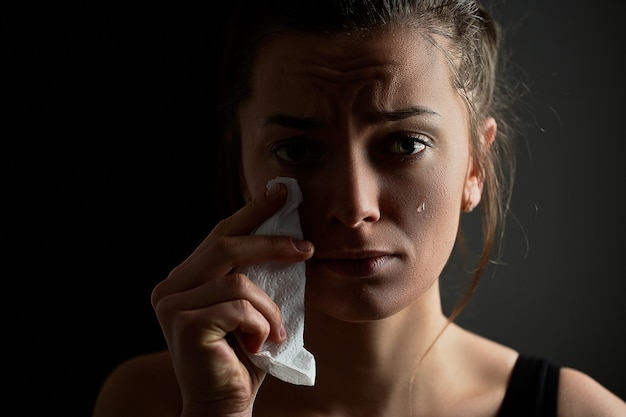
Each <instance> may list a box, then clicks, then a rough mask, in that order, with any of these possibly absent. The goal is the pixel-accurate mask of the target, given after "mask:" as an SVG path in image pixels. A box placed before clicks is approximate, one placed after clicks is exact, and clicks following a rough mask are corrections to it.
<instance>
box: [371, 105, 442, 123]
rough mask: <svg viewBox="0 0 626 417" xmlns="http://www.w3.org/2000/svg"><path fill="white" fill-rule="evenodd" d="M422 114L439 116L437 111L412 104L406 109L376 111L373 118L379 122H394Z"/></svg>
mask: <svg viewBox="0 0 626 417" xmlns="http://www.w3.org/2000/svg"><path fill="white" fill-rule="evenodd" d="M422 115H432V116H439V117H441V115H440V114H439V113H437V112H436V111H434V110H431V109H429V108H427V107H423V106H413V107H407V108H406V109H400V110H394V111H386V112H380V113H376V114H375V115H374V120H376V121H380V122H394V121H398V120H403V119H408V118H409V117H415V116H422Z"/></svg>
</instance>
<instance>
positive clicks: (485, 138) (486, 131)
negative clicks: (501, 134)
mask: <svg viewBox="0 0 626 417" xmlns="http://www.w3.org/2000/svg"><path fill="white" fill-rule="evenodd" d="M496 132H497V123H496V120H495V119H494V118H493V117H488V118H486V119H485V120H484V122H483V130H482V132H481V136H480V142H481V144H482V145H483V146H484V147H485V148H489V147H490V146H491V144H492V143H493V141H494V140H495V138H496ZM482 193H483V177H482V174H481V173H480V172H479V169H478V167H477V166H476V164H475V162H474V160H473V159H472V160H471V161H470V166H469V169H468V171H467V177H466V178H465V188H464V189H463V201H462V202H461V210H463V212H464V213H470V212H471V211H472V210H474V208H476V206H478V204H479V203H480V199H481V197H482Z"/></svg>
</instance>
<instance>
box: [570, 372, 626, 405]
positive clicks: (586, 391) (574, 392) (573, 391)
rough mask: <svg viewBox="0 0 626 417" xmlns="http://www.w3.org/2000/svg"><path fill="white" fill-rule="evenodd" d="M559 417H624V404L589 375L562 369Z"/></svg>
mask: <svg viewBox="0 0 626 417" xmlns="http://www.w3.org/2000/svg"><path fill="white" fill-rule="evenodd" d="M558 401H559V405H558V410H559V412H558V415H559V417H565V416H567V417H576V416H585V417H594V416H598V417H625V416H626V403H625V402H624V400H623V399H621V398H619V397H618V396H617V395H615V394H613V393H612V392H611V391H609V390H607V389H606V388H605V387H604V386H602V385H601V384H600V383H599V382H597V381H596V380H595V379H593V378H591V377H590V376H589V375H587V374H585V373H583V372H580V371H578V370H576V369H572V368H566V367H564V368H562V369H561V374H560V382H559V400H558Z"/></svg>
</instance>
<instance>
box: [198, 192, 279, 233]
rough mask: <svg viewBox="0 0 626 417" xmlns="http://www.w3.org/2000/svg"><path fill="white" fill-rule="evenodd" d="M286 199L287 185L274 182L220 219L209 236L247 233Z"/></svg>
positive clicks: (275, 210)
mask: <svg viewBox="0 0 626 417" xmlns="http://www.w3.org/2000/svg"><path fill="white" fill-rule="evenodd" d="M286 200H287V187H286V186H285V185H284V184H281V183H276V184H274V185H273V186H272V187H271V188H269V189H268V190H267V191H266V193H265V194H263V195H262V196H259V197H258V198H255V199H254V200H252V201H250V202H249V203H248V204H246V205H245V206H243V207H242V208H241V209H239V210H238V211H237V212H235V213H234V214H233V215H232V216H230V217H227V218H226V219H223V220H222V221H220V222H219V223H218V224H217V225H216V226H215V228H214V229H213V231H212V232H211V234H210V235H209V236H210V237H217V236H238V235H249V234H250V233H252V232H253V231H254V229H256V228H257V227H258V226H259V225H260V224H261V223H263V222H264V221H265V220H267V219H269V218H270V217H271V216H272V215H273V214H274V213H276V212H277V211H278V209H279V208H280V207H282V206H283V204H285V201H286Z"/></svg>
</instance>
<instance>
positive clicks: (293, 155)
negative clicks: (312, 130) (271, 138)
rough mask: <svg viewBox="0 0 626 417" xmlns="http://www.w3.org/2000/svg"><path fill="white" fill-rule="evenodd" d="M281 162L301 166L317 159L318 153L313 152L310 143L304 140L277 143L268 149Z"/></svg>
mask: <svg viewBox="0 0 626 417" xmlns="http://www.w3.org/2000/svg"><path fill="white" fill-rule="evenodd" d="M270 152H272V153H273V154H274V155H275V156H276V157H277V158H278V159H280V160H281V162H284V163H286V164H293V165H295V164H303V163H307V162H313V161H314V160H315V159H317V158H319V156H320V155H319V152H317V151H315V149H314V147H313V146H312V145H311V143H310V142H308V141H306V140H290V141H285V142H281V143H277V144H275V145H274V146H272V147H271V148H270Z"/></svg>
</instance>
